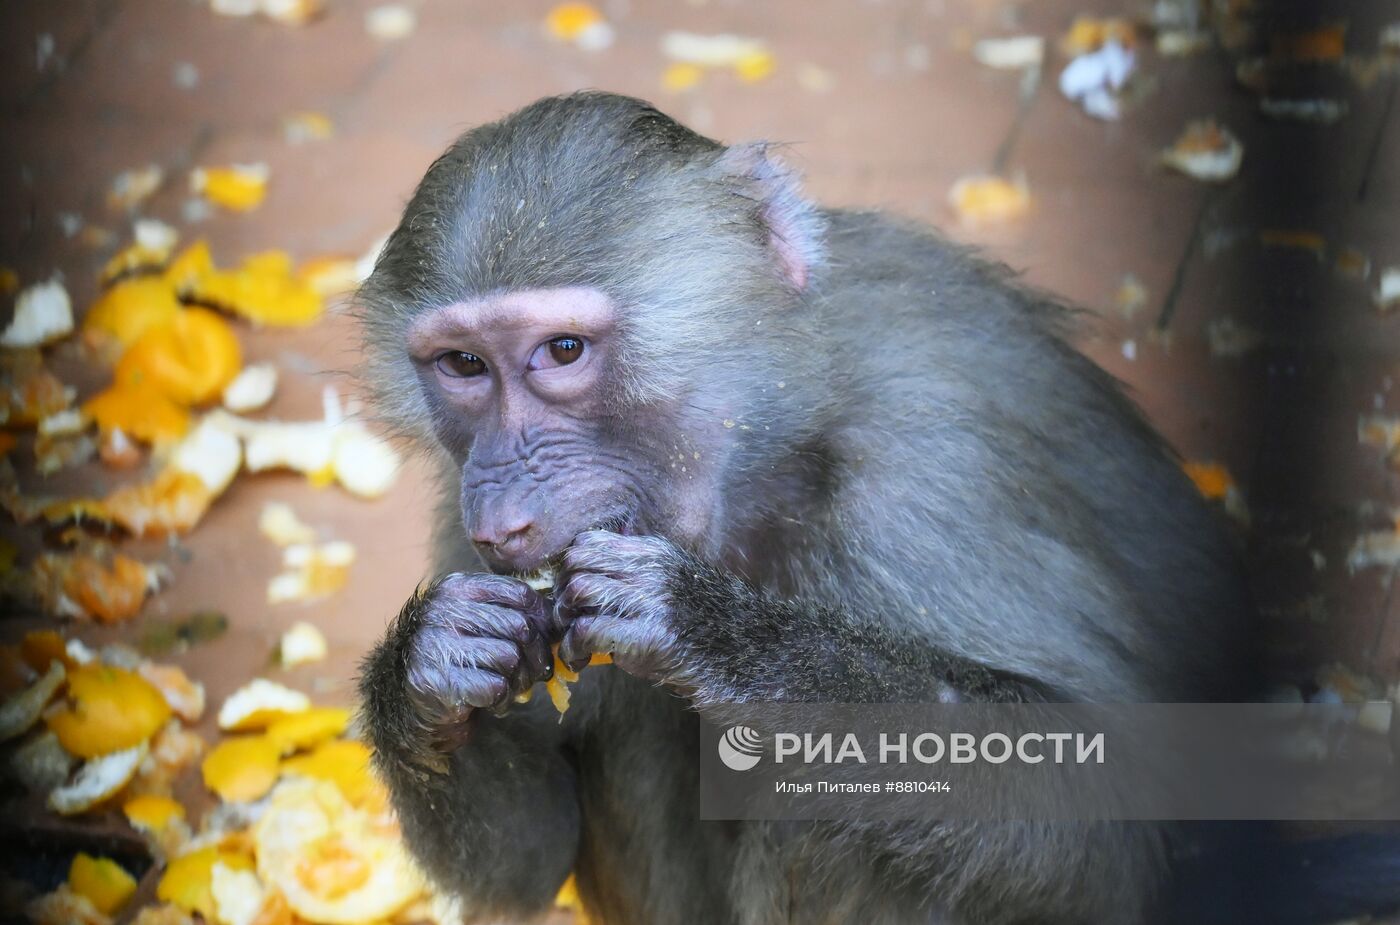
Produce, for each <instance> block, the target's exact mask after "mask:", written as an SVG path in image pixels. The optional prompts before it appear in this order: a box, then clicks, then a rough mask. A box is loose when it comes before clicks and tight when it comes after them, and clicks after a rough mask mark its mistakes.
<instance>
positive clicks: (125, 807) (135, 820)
mask: <svg viewBox="0 0 1400 925" xmlns="http://www.w3.org/2000/svg"><path fill="white" fill-rule="evenodd" d="M122 814H123V815H124V816H126V819H127V821H128V822H130V823H131V825H132V827H133V828H136V829H144V830H146V831H148V832H159V831H160V830H161V829H163V828H165V827H166V826H168V825H169V824H170V823H172V822H174V821H175V820H177V819H184V818H185V807H184V806H182V805H181V804H180V803H179V802H177V801H176V800H172V799H171V798H170V797H167V796H160V795H158V794H153V793H147V794H143V795H141V796H139V797H132V798H131V799H129V800H127V801H126V802H125V803H123V804H122Z"/></svg>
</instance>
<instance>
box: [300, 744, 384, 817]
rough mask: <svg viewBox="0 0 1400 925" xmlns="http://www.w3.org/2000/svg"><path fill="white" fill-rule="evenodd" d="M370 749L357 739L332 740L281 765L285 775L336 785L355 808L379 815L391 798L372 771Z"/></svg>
mask: <svg viewBox="0 0 1400 925" xmlns="http://www.w3.org/2000/svg"><path fill="white" fill-rule="evenodd" d="M369 762H370V750H369V746H368V745H365V744H364V743H363V742H357V741H355V740H354V739H332V740H331V741H329V742H322V743H321V744H320V745H318V746H316V747H315V748H313V749H312V750H311V751H309V752H307V753H306V754H305V755H298V756H296V757H294V758H288V759H286V760H284V761H283V762H282V773H284V774H286V775H289V776H292V777H309V778H312V779H314V780H321V781H327V782H329V783H333V784H335V785H336V788H337V789H339V790H340V792H341V794H343V795H344V797H345V799H347V800H349V801H350V802H351V803H353V804H354V805H356V806H359V807H361V808H364V809H367V810H370V811H371V812H379V811H381V810H382V809H383V808H384V807H385V806H386V805H387V800H388V795H387V794H386V793H385V791H384V786H383V785H382V784H381V783H380V782H379V779H378V778H376V777H375V776H374V772H373V771H371V770H370V763H369Z"/></svg>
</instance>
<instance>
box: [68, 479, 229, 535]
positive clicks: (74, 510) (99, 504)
mask: <svg viewBox="0 0 1400 925" xmlns="http://www.w3.org/2000/svg"><path fill="white" fill-rule="evenodd" d="M213 500H214V494H213V492H211V491H210V490H209V487H208V486H207V485H205V484H204V480H203V479H201V478H200V477H199V476H198V475H195V474H194V473H192V472H181V471H179V470H177V469H174V468H166V469H164V470H162V471H161V473H160V474H159V475H157V476H156V477H155V479H154V480H153V481H150V482H144V483H141V484H138V485H128V486H126V487H125V488H119V489H117V490H116V491H114V492H113V493H112V494H110V495H108V496H107V497H106V498H102V499H91V500H79V501H66V502H59V503H58V504H54V505H50V506H49V507H47V508H45V509H44V517H45V518H47V519H48V520H49V521H50V522H59V521H63V520H70V519H82V518H90V519H94V520H99V521H103V522H106V523H112V524H116V525H117V526H119V527H122V528H123V529H126V530H129V531H131V532H132V533H133V534H135V535H136V536H152V535H163V534H167V533H184V532H186V531H188V530H190V529H191V528H193V527H194V525H195V524H197V523H198V522H199V519H200V518H201V517H203V516H204V512H205V511H207V510H208V509H209V505H210V504H211V503H212V502H213Z"/></svg>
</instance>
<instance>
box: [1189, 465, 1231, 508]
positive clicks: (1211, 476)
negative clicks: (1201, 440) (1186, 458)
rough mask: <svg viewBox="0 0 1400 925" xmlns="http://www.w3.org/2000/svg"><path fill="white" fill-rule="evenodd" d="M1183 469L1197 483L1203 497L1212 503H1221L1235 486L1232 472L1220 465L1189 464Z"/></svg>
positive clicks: (1197, 488)
mask: <svg viewBox="0 0 1400 925" xmlns="http://www.w3.org/2000/svg"><path fill="white" fill-rule="evenodd" d="M1182 468H1183V469H1184V470H1186V475H1187V476H1189V477H1190V479H1191V481H1192V482H1194V483H1195V485H1196V490H1197V491H1199V492H1200V493H1201V496H1202V497H1204V498H1207V499H1209V500H1211V501H1219V500H1220V499H1221V498H1223V497H1225V496H1226V495H1227V494H1228V493H1229V491H1230V489H1231V488H1233V487H1234V486H1235V480H1234V479H1233V478H1232V477H1231V476H1230V471H1229V470H1228V469H1226V468H1225V467H1224V466H1223V465H1221V464H1220V463H1214V462H1188V463H1185V464H1183V465H1182Z"/></svg>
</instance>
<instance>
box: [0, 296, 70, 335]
mask: <svg viewBox="0 0 1400 925" xmlns="http://www.w3.org/2000/svg"><path fill="white" fill-rule="evenodd" d="M72 332H73V304H72V302H71V301H70V300H69V298H68V290H67V289H65V288H64V287H63V283H62V281H60V280H57V279H52V280H49V281H48V282H46V283H35V284H34V285H32V286H30V287H28V288H26V289H24V290H23V291H22V292H20V294H19V298H18V299H16V300H15V314H14V317H13V318H11V319H10V323H9V325H8V326H7V327H6V328H5V330H4V332H3V333H0V347H9V348H15V347H42V346H44V345H45V344H51V343H53V342H54V341H56V340H62V339H63V338H64V337H67V336H68V335H69V334H71V333H72Z"/></svg>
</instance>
